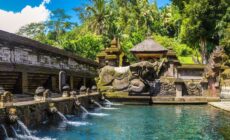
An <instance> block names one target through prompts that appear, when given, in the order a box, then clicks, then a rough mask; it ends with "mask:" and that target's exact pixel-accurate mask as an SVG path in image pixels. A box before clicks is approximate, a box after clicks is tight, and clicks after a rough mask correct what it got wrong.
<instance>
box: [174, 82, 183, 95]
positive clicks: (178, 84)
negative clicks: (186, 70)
mask: <svg viewBox="0 0 230 140" xmlns="http://www.w3.org/2000/svg"><path fill="white" fill-rule="evenodd" d="M175 85H176V98H180V97H182V96H183V93H182V85H183V80H181V79H177V80H176V81H175Z"/></svg>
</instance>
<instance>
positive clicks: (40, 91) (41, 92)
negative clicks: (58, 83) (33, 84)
mask: <svg viewBox="0 0 230 140" xmlns="http://www.w3.org/2000/svg"><path fill="white" fill-rule="evenodd" d="M50 97H51V92H50V90H49V89H45V88H44V87H38V88H37V89H36V90H35V96H34V100H35V101H46V100H49V99H50Z"/></svg>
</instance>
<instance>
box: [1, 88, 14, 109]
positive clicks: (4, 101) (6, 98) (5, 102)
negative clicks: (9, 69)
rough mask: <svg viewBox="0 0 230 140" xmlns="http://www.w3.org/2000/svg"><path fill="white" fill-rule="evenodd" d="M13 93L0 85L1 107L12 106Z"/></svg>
mask: <svg viewBox="0 0 230 140" xmlns="http://www.w3.org/2000/svg"><path fill="white" fill-rule="evenodd" d="M12 105H13V94H12V93H11V92H9V91H5V90H4V88H3V87H0V107H6V106H12Z"/></svg>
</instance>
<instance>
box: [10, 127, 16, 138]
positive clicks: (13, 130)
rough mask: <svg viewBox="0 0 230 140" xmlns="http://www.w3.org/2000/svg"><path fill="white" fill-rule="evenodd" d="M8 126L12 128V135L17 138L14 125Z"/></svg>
mask: <svg viewBox="0 0 230 140" xmlns="http://www.w3.org/2000/svg"><path fill="white" fill-rule="evenodd" d="M10 128H11V129H12V132H13V133H14V136H15V137H16V138H18V133H17V132H16V130H15V129H14V127H13V126H10Z"/></svg>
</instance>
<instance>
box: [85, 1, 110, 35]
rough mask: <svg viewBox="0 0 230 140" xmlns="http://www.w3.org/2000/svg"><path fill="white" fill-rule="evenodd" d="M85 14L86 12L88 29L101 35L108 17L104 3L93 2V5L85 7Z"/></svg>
mask: <svg viewBox="0 0 230 140" xmlns="http://www.w3.org/2000/svg"><path fill="white" fill-rule="evenodd" d="M86 12H88V13H87V14H88V17H87V20H88V21H89V28H90V29H91V30H92V31H94V32H95V33H97V34H99V35H101V34H102V33H103V32H104V30H105V23H106V18H107V15H108V12H107V10H106V1H105V0H93V4H92V5H90V6H87V7H86Z"/></svg>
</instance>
